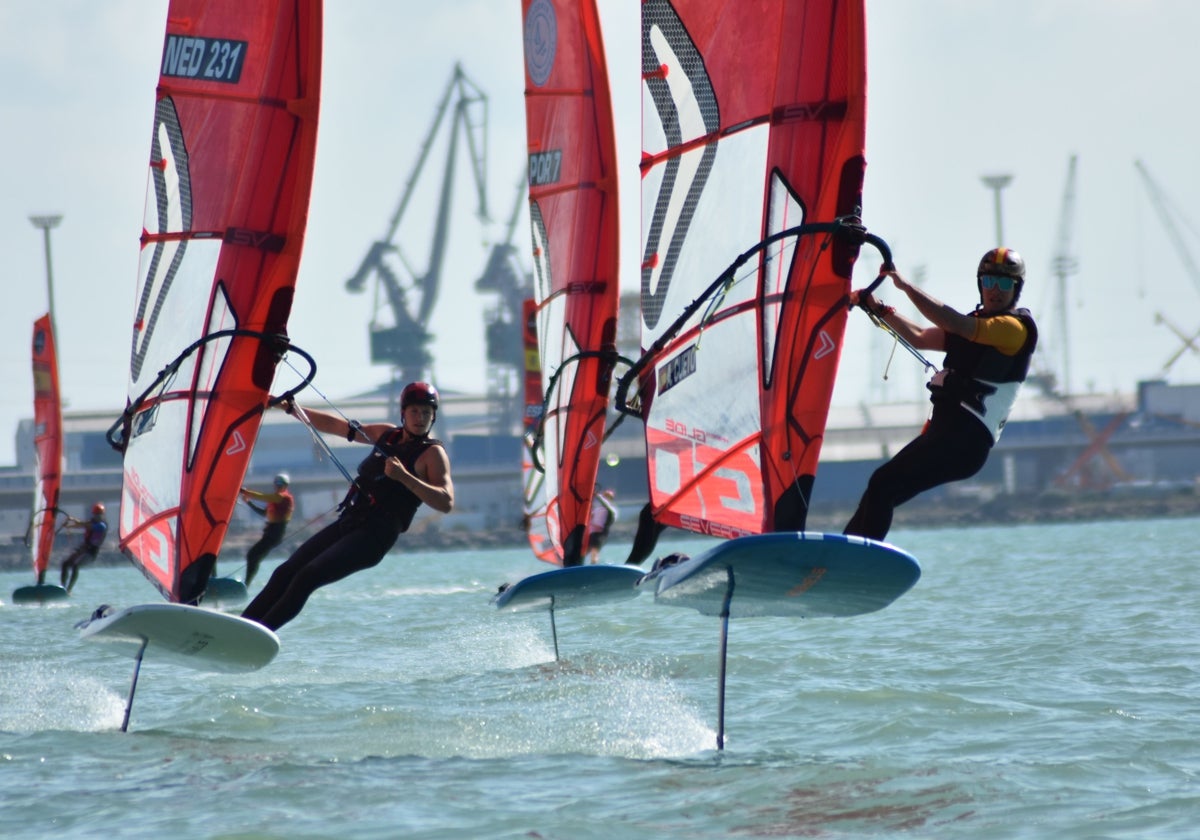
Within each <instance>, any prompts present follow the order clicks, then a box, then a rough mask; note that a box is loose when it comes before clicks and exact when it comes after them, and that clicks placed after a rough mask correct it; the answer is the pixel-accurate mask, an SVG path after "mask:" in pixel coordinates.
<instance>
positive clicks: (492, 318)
mask: <svg viewBox="0 0 1200 840" xmlns="http://www.w3.org/2000/svg"><path fill="white" fill-rule="evenodd" d="M528 206H529V188H528V186H527V184H526V175H525V172H524V170H522V172H521V179H520V181H519V182H518V183H517V199H516V202H515V203H514V204H513V209H512V212H511V214H510V215H509V217H508V225H507V227H506V229H505V235H504V239H503V240H502V241H501V242H499V243H497V244H495V245H493V246H492V250H491V253H490V254H489V255H488V261H487V265H486V267H485V268H484V270H483V274H482V275H480V277H479V279H478V280H476V281H475V288H476V289H477V290H478V291H481V292H495V293H496V294H497V295H499V298H500V299H499V300H498V301H497V302H496V305H495V306H494V307H491V308H490V309H489V310H488V312H487V313H486V315H485V318H486V321H485V325H484V326H485V338H486V342H487V361H488V383H487V387H488V405H489V406H490V407H491V410H490V417H489V420H490V423H491V430H492V432H494V433H496V434H503V433H505V432H509V431H511V429H512V426H513V424H514V422H516V419H517V418H519V417H520V415H521V412H520V411H519V410H518V408H519V403H520V402H521V401H522V400H523V396H522V393H521V390H520V388H519V387H518V385H519V384H520V379H519V374H520V372H521V371H523V370H524V367H525V348H524V340H523V334H522V327H523V325H522V324H521V318H522V305H523V304H524V301H525V299H526V298H530V297H533V276H532V274H531V273H530V272H529V271H527V270H525V269H524V268H523V267H522V265H521V262H520V260H519V259H518V257H517V255H518V248H517V246H516V245H514V244H513V237H514V236H515V235H516V232H517V225H518V224H519V223H520V221H521V218H522V211H523V210H525V209H526V208H527V207H528Z"/></svg>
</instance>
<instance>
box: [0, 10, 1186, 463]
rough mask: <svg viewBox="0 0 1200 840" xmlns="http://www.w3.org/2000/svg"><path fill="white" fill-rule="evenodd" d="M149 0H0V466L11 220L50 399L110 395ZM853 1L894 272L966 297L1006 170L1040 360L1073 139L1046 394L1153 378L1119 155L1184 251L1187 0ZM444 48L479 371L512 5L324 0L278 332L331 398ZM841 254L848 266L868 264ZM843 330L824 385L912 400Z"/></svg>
mask: <svg viewBox="0 0 1200 840" xmlns="http://www.w3.org/2000/svg"><path fill="white" fill-rule="evenodd" d="M166 6H167V4H166V2H165V0H102V2H95V0H42V2H26V3H13V2H9V3H3V4H0V78H3V79H4V80H5V83H4V85H3V86H0V252H2V253H3V257H4V259H3V266H4V267H3V269H2V270H3V272H4V286H3V288H4V290H5V297H4V302H3V305H2V306H0V371H2V376H3V379H2V382H3V385H4V388H3V390H2V391H0V464H9V463H13V462H14V461H15V453H14V452H13V443H12V441H13V437H14V435H15V432H16V425H17V422H18V420H19V419H20V418H22V417H28V416H30V415H31V414H32V399H33V396H32V391H33V387H32V376H31V373H30V359H29V345H30V336H31V333H32V325H33V321H34V320H35V319H36V318H37V317H38V316H39V315H41V314H42V313H44V312H45V311H46V310H47V307H48V303H47V290H46V282H45V278H46V265H45V259H44V252H43V242H42V235H41V233H40V231H38V230H36V229H35V228H34V227H33V226H32V225H31V224H30V222H29V220H28V217H29V216H30V215H34V214H50V213H56V214H62V216H63V221H62V223H61V225H60V226H59V227H58V228H57V229H55V230H54V231H53V233H52V234H51V243H52V244H51V247H52V254H53V271H54V286H55V288H54V293H55V301H54V303H55V318H56V321H57V324H58V328H59V332H60V336H59V344H60V367H61V374H62V387H63V394H64V398H65V400H66V402H67V405H68V408H69V409H89V410H91V409H95V410H111V411H112V412H113V416H114V418H115V416H116V414H117V413H119V411H120V409H121V408H122V406H123V404H124V398H125V383H126V368H127V363H128V353H129V335H130V325H131V319H132V311H133V289H134V284H135V280H136V272H137V257H138V245H137V238H138V234H139V232H140V226H141V219H142V205H143V201H144V194H145V177H146V176H145V160H146V155H147V150H148V148H149V128H150V119H151V114H152V109H153V104H154V87H155V84H156V82H157V78H158V62H159V58H160V53H161V46H162V37H163V29H164V22H165V15H166ZM639 6H640V3H639V0H600V7H601V15H602V19H603V24H604V31H605V37H606V42H607V47H608V58H609V65H610V75H611V78H612V85H613V99H614V107H615V109H616V120H617V134H618V147H619V155H620V158H621V161H622V162H621V167H622V168H621V174H622V176H623V178H624V180H623V181H622V190H623V192H622V197H621V206H622V214H623V221H622V230H623V241H622V266H623V280H622V284H623V285H624V286H625V287H627V288H635V287H636V284H637V250H638V242H637V238H638V214H639V209H638V193H637V190H638V183H639V182H638V170H637V162H638V158H639V152H640V141H639V130H640V105H639V102H640V100H639V86H640V81H639V72H638V70H639V65H638V62H639V56H638V46H639V40H638V38H639V34H638V33H639V30H638V26H639V23H638V18H637V14H638V9H639ZM867 10H868V13H867V17H868V34H867V41H868V52H869V94H868V119H867V122H868V130H867V160H868V168H867V176H866V190H865V195H864V203H865V208H864V221H865V222H866V224H867V226H868V227H869V228H870V229H871V230H872V231H873V232H874V233H877V234H878V235H880V236H882V237H884V239H886V240H887V241H888V242H889V243H890V244H891V246H892V248H893V251H894V254H895V257H896V261H897V263H898V265H899V267H900V269H901V271H903V272H905V273H907V274H909V275H910V276H914V275H917V274H918V273H919V274H920V276H922V277H923V281H922V282H923V284H924V285H925V287H926V288H927V289H929V291H930V292H931V293H933V294H934V295H935V296H937V297H939V298H941V299H943V300H944V301H946V302H947V303H950V304H951V305H954V306H956V307H957V308H959V309H962V310H966V309H969V308H970V307H971V306H972V305H973V303H974V300H975V291H974V270H975V266H976V263H977V262H978V259H979V257H980V256H981V255H982V253H983V252H984V251H985V250H987V249H988V248H990V247H992V246H993V245H994V244H996V243H995V242H994V240H995V238H996V234H995V230H996V218H995V214H994V211H993V193H992V191H991V190H989V189H988V188H987V187H985V186H984V185H983V183H982V182H981V176H984V175H988V174H996V173H1005V174H1011V175H1013V180H1012V182H1011V185H1010V186H1009V187H1007V188H1006V189H1005V190H1004V192H1003V194H1002V202H1003V225H1004V232H1005V239H1006V240H1007V242H1006V244H1007V245H1009V246H1010V247H1014V248H1016V249H1018V250H1019V251H1020V252H1021V253H1022V254H1023V255H1024V257H1025V259H1026V263H1027V265H1028V266H1029V280H1028V284H1027V286H1026V293H1025V299H1024V300H1025V303H1026V305H1028V306H1030V307H1031V308H1033V309H1034V312H1035V315H1037V316H1038V318H1039V323H1040V325H1041V330H1042V336H1043V346H1044V348H1045V350H1044V352H1043V353H1042V355H1041V359H1040V364H1041V366H1042V367H1044V368H1049V369H1052V370H1055V371H1056V372H1058V373H1059V376H1060V378H1061V376H1062V371H1061V368H1062V359H1063V354H1062V347H1063V336H1064V332H1063V323H1064V322H1063V319H1062V317H1061V314H1060V312H1059V310H1058V307H1057V291H1056V289H1057V285H1056V280H1055V278H1054V275H1053V271H1052V267H1053V265H1054V257H1055V255H1056V253H1057V252H1058V242H1059V239H1060V234H1059V230H1060V218H1061V217H1062V215H1063V213H1062V207H1063V194H1064V187H1065V183H1066V174H1067V166H1068V160H1069V158H1070V157H1071V155H1077V156H1078V175H1077V187H1076V193H1075V204H1074V212H1073V214H1071V224H1070V226H1069V243H1070V253H1071V256H1073V257H1075V258H1076V259H1077V260H1078V263H1079V270H1078V273H1077V274H1075V275H1074V276H1072V277H1071V278H1070V280H1069V284H1068V287H1067V301H1068V306H1067V318H1066V326H1067V330H1066V333H1065V334H1066V336H1068V337H1069V342H1068V343H1067V347H1068V350H1069V358H1070V361H1071V368H1070V372H1069V377H1070V382H1071V384H1072V386H1073V390H1076V391H1086V390H1095V391H1100V392H1106V393H1109V392H1115V391H1122V392H1128V391H1132V390H1133V389H1134V388H1135V386H1136V383H1137V382H1138V381H1139V380H1142V379H1148V378H1157V377H1162V376H1164V372H1163V365H1164V363H1165V362H1166V361H1167V360H1168V359H1169V358H1170V357H1171V356H1172V355H1173V354H1174V353H1175V351H1176V349H1177V348H1178V347H1179V346H1180V344H1179V341H1178V339H1176V337H1175V336H1174V335H1173V334H1172V333H1171V331H1170V330H1169V328H1168V326H1167V325H1165V324H1161V323H1156V316H1157V315H1158V314H1160V313H1161V314H1163V315H1165V316H1166V318H1167V319H1168V320H1169V321H1170V322H1171V323H1173V324H1175V325H1176V326H1177V327H1178V328H1180V329H1182V330H1185V331H1187V332H1189V333H1194V332H1196V331H1198V330H1200V305H1198V304H1200V277H1195V276H1191V275H1190V274H1189V273H1188V271H1187V269H1186V268H1185V264H1184V261H1183V260H1182V259H1181V257H1180V253H1179V251H1178V249H1177V248H1176V246H1175V245H1174V243H1173V242H1172V240H1171V239H1170V238H1169V237H1168V235H1167V234H1166V232H1165V230H1164V226H1163V224H1162V222H1161V220H1160V218H1159V216H1158V211H1157V210H1156V208H1155V206H1154V205H1153V204H1152V203H1151V201H1150V200H1149V198H1148V193H1147V190H1146V188H1145V185H1144V184H1143V183H1142V181H1141V180H1140V176H1139V175H1138V174H1137V171H1136V170H1135V168H1134V161H1135V159H1141V160H1143V161H1144V162H1145V164H1146V167H1147V168H1148V170H1149V172H1150V173H1151V175H1152V176H1153V177H1154V179H1155V180H1156V181H1157V183H1158V184H1159V186H1160V188H1161V189H1162V191H1163V192H1164V193H1165V195H1166V196H1167V199H1168V200H1169V201H1170V202H1171V203H1172V204H1173V205H1174V208H1175V212H1176V213H1178V214H1180V215H1177V216H1176V222H1175V224H1176V225H1177V226H1178V228H1179V230H1180V231H1181V232H1182V234H1183V236H1184V238H1185V242H1186V246H1187V248H1188V249H1189V251H1190V253H1191V254H1192V257H1193V259H1195V260H1197V261H1200V235H1197V233H1196V228H1195V225H1196V224H1198V223H1200V162H1198V155H1197V152H1196V137H1197V136H1198V135H1200V113H1198V109H1197V108H1196V91H1197V85H1198V84H1200V59H1197V58H1196V53H1195V49H1196V47H1195V42H1196V33H1197V32H1200V3H1196V2H1194V0H971V2H962V0H868V2H867ZM456 62H461V64H462V66H463V69H464V71H465V72H466V74H467V75H468V76H469V77H470V78H471V79H472V80H474V81H475V82H476V83H477V84H478V85H479V86H480V87H481V88H483V90H484V91H485V92H486V94H487V96H488V102H489V106H488V107H489V116H490V126H489V128H490V141H489V142H490V146H489V150H488V160H487V166H488V178H487V189H488V194H489V204H490V206H489V210H490V213H491V217H492V219H493V221H492V222H491V223H490V224H483V223H480V222H479V221H478V220H477V219H476V217H475V215H474V211H475V206H474V199H473V195H472V194H473V190H474V187H473V186H472V185H471V184H470V180H471V178H472V176H471V174H470V168H469V167H468V166H467V165H466V164H465V163H464V164H461V165H460V166H459V167H458V168H457V176H458V179H459V186H460V190H458V191H457V192H456V195H455V209H454V212H455V218H456V226H455V231H454V235H453V239H452V242H451V248H452V254H451V256H450V258H449V259H448V261H447V264H446V270H445V274H444V277H443V282H444V286H443V288H442V290H441V295H440V298H439V304H438V306H437V309H436V311H435V315H434V318H433V321H432V323H431V325H430V327H431V330H432V331H433V332H434V333H435V335H436V337H437V340H436V343H435V344H434V347H433V352H434V356H435V359H436V361H435V377H436V381H437V384H438V385H439V386H440V387H442V388H443V389H446V390H466V391H482V390H483V388H484V385H485V379H484V370H485V360H484V351H483V345H482V340H481V338H480V336H481V334H482V330H483V317H484V315H483V310H484V308H485V307H486V306H487V305H488V304H490V303H491V302H492V300H491V299H490V298H483V297H480V296H478V295H476V293H475V292H474V281H475V279H476V278H477V277H478V276H479V274H480V272H481V270H482V268H483V261H484V259H485V258H486V255H487V250H488V246H489V245H490V244H491V243H493V242H494V241H496V240H497V239H501V238H503V236H504V233H505V231H504V224H505V222H506V220H507V218H508V216H509V214H510V212H511V211H512V208H513V206H514V202H515V201H516V200H517V198H518V183H519V181H520V178H521V176H522V173H523V167H524V110H523V98H522V94H523V90H522V88H523V74H522V65H521V21H520V3H519V0H510V2H505V1H504V0H442V2H437V3H419V2H408V1H407V0H404V1H402V0H330V2H329V3H327V6H326V12H325V53H324V81H323V92H322V105H321V109H322V111H321V127H320V134H319V140H318V153H317V166H316V176H315V183H314V189H313V201H312V209H311V212H310V215H309V227H308V234H307V243H306V247H305V251H304V257H303V262H302V265H301V269H300V277H299V281H298V287H297V293H296V302H295V308H294V310H293V314H292V318H291V321H290V326H289V331H290V333H291V335H292V338H293V340H294V341H295V342H296V343H297V344H298V345H299V346H301V347H303V348H305V349H306V350H308V351H309V352H311V353H312V354H313V355H314V356H315V357H316V359H317V362H318V366H319V373H318V379H317V385H318V386H319V387H320V389H321V391H322V392H323V393H325V394H326V395H328V396H329V397H330V398H331V399H333V400H334V401H336V400H337V399H338V398H343V397H346V396H349V395H351V394H354V393H356V392H359V391H362V390H365V389H367V388H370V387H373V386H375V385H377V384H379V383H380V382H382V381H385V380H386V379H387V378H388V375H389V372H388V370H387V369H386V368H384V367H382V366H375V365H372V364H371V363H370V360H369V347H368V324H369V323H370V322H371V320H372V318H373V316H374V313H375V300H374V298H373V296H372V294H371V292H370V291H369V290H368V291H367V292H366V293H364V294H359V295H353V294H350V293H349V292H347V291H346V290H345V288H344V283H345V280H346V279H347V278H348V277H349V276H350V275H351V274H353V273H354V271H355V270H356V269H357V268H358V265H359V263H360V262H361V260H362V258H363V256H364V254H365V253H366V250H367V248H368V247H369V246H370V244H371V242H372V241H373V240H375V239H377V238H380V237H382V236H383V235H384V234H385V232H386V229H387V224H388V221H389V219H390V217H391V215H392V213H393V212H394V210H395V209H396V206H397V204H398V202H399V198H400V195H401V193H402V191H403V189H404V185H405V183H406V181H407V180H408V178H409V176H410V175H411V174H412V172H413V170H414V167H415V164H416V160H417V156H418V153H419V151H420V144H421V141H422V140H423V139H424V137H425V135H426V133H427V132H428V131H429V129H430V127H431V125H432V122H433V116H434V111H435V106H436V103H437V101H438V99H439V97H440V96H441V94H442V92H443V90H444V88H445V86H446V84H447V82H448V80H449V78H450V75H451V73H452V71H453V67H454V64H455V63H456ZM439 143H443V144H444V140H441V141H439ZM442 148H444V146H442ZM440 165H441V164H440V161H438V162H434V163H431V164H430V165H429V166H428V167H427V168H428V169H429V170H430V172H432V171H433V170H435V169H436V170H439V171H440ZM430 172H427V173H426V175H425V178H429V177H430ZM431 189H432V188H431ZM433 203H434V196H433V195H432V194H430V195H429V197H428V198H426V199H424V200H423V201H422V202H421V204H420V205H417V206H418V210H413V209H410V210H409V212H408V214H407V215H406V220H410V221H406V222H405V223H403V224H402V225H401V230H400V232H399V234H398V236H397V240H398V241H399V243H400V244H401V246H402V247H403V249H404V251H405V252H406V253H407V254H408V255H409V257H410V259H412V260H413V261H414V262H415V263H416V264H417V265H418V266H423V265H424V263H425V262H426V260H427V257H428V242H429V234H428V226H427V224H425V222H424V220H423V219H422V218H421V216H420V215H419V212H420V211H424V212H432V205H433ZM522 218H524V217H522ZM1189 225H1190V226H1191V227H1189ZM527 241H528V239H527V236H526V234H525V232H524V230H523V229H522V230H521V231H520V232H519V233H518V235H517V240H516V242H517V244H518V245H519V246H521V247H522V249H524V244H525V243H526V242H527ZM860 266H861V268H860V271H861V277H860V278H859V281H858V282H856V285H862V284H864V283H865V282H867V281H868V280H869V279H870V275H871V274H872V273H873V271H874V269H875V267H876V263H875V261H874V260H873V259H872V260H863V261H862V262H861V263H860ZM720 268H722V266H714V275H715V274H716V273H717V272H718V271H719V270H720ZM896 297H897V293H895V292H894V291H891V292H890V294H889V293H885V294H884V298H885V299H890V300H891V302H897V301H896V300H895V298H896ZM451 301H453V303H451ZM851 325H852V326H851V329H850V331H849V334H848V342H847V347H846V350H845V351H844V354H843V361H842V376H841V378H840V380H839V385H838V390H837V393H836V395H835V401H836V402H838V403H840V404H855V403H858V402H862V401H880V400H901V399H912V398H920V385H921V382H922V381H923V380H922V378H921V376H920V369H919V366H918V365H917V364H916V363H915V362H912V361H910V360H907V359H905V358H901V357H900V356H897V357H896V360H895V361H894V362H893V363H892V364H893V367H892V371H891V376H890V378H889V380H888V381H887V383H884V382H883V380H882V378H881V377H882V373H883V369H884V365H885V362H886V352H887V348H886V347H884V346H882V339H881V335H880V334H878V333H877V332H876V331H874V330H872V329H870V328H869V326H868V325H867V324H866V322H865V318H863V317H862V316H861V315H860V314H858V313H854V314H853V315H852V318H851ZM1165 375H1166V378H1168V379H1169V380H1170V381H1173V382H1200V355H1198V354H1192V353H1189V354H1187V355H1185V356H1184V357H1183V358H1181V359H1180V360H1179V361H1178V362H1177V363H1175V364H1174V366H1173V367H1171V368H1170V370H1169V372H1168V373H1167V374H1165Z"/></svg>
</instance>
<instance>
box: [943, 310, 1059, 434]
mask: <svg viewBox="0 0 1200 840" xmlns="http://www.w3.org/2000/svg"><path fill="white" fill-rule="evenodd" d="M971 314H972V316H973V317H976V318H984V317H987V318H990V317H996V315H1012V316H1015V317H1017V318H1018V319H1020V321H1021V323H1022V324H1024V325H1025V343H1024V344H1022V345H1021V349H1020V350H1018V351H1017V352H1016V353H1015V354H1013V355H1011V356H1009V355H1006V354H1004V353H1001V352H1000V351H999V350H998V349H996V348H995V347H993V346H991V345H989V344H980V343H979V342H977V341H971V340H969V339H966V338H963V337H962V336H960V335H955V334H953V333H949V332H948V333H946V360H945V362H944V363H943V367H942V369H941V370H940V371H938V372H937V374H935V375H934V377H933V378H932V379H931V380H930V381H929V385H928V388H929V390H930V392H931V397H930V399H931V400H932V401H933V402H935V403H939V402H947V403H956V404H958V405H960V406H962V407H963V408H964V409H965V410H966V411H967V412H968V413H969V414H971V415H972V416H974V417H976V418H977V419H978V420H979V421H980V422H981V423H983V425H984V426H986V427H987V430H988V431H989V432H990V433H991V435H992V442H993V443H995V442H996V441H998V440H999V439H1000V432H1001V430H1002V429H1003V428H1004V424H1005V423H1006V422H1007V421H1008V415H1009V412H1011V411H1012V407H1013V404H1014V403H1015V402H1016V400H1017V391H1018V390H1019V389H1020V387H1021V383H1022V382H1024V381H1025V377H1026V376H1028V374H1029V364H1030V362H1031V361H1032V359H1033V351H1034V349H1035V348H1036V347H1037V338H1038V334H1037V324H1036V323H1034V320H1033V315H1032V314H1031V313H1030V312H1029V310H1028V309H1009V310H1006V311H1005V312H1001V313H995V314H993V315H983V314H982V313H981V312H979V311H978V310H977V311H975V312H973V313H971Z"/></svg>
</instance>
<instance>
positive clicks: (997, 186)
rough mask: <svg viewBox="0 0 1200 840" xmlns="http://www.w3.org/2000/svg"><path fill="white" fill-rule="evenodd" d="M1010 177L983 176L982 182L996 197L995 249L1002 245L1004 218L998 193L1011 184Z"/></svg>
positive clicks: (1011, 177)
mask: <svg viewBox="0 0 1200 840" xmlns="http://www.w3.org/2000/svg"><path fill="white" fill-rule="evenodd" d="M1012 179H1013V176H1011V175H984V176H983V178H982V181H983V183H984V185H985V186H987V187H988V188H989V189H990V190H992V192H993V193H994V194H995V196H996V247H1002V246H1003V245H1004V218H1003V216H1002V214H1001V212H1000V191H1001V190H1003V189H1004V188H1005V187H1007V186H1008V185H1009V183H1011V182H1012Z"/></svg>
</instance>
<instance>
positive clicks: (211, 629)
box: [79, 604, 279, 673]
mask: <svg viewBox="0 0 1200 840" xmlns="http://www.w3.org/2000/svg"><path fill="white" fill-rule="evenodd" d="M79 627H80V631H79V635H80V638H82V639H83V640H85V641H89V642H106V643H109V644H113V645H115V646H116V647H117V648H119V649H120V651H121V652H122V653H124V654H126V655H128V656H132V657H137V656H138V654H139V653H140V651H141V649H142V647H143V645H144V646H145V651H146V656H147V657H149V658H151V659H153V660H160V659H166V660H168V661H170V662H172V663H173V664H176V665H182V666H184V667H186V668H193V669H195V670H197V671H216V672H220V673H242V672H246V671H254V670H257V669H259V668H261V667H263V666H264V665H266V664H268V663H269V662H270V661H271V660H272V659H274V658H275V654H276V653H278V652H279V637H278V636H276V635H275V634H274V633H273V632H271V631H270V630H268V629H267V628H266V627H263V626H262V625H261V624H258V623H257V622H254V621H250V620H249V619H246V618H242V617H241V616H237V615H229V614H227V613H221V612H217V611H215V610H210V609H205V608H203V607H190V606H185V605H184V604H139V605H137V606H133V607H128V608H126V609H124V610H120V611H119V612H113V613H108V614H103V615H101V616H99V617H93V618H92V619H90V620H89V621H87V622H84V623H81V624H80V625H79Z"/></svg>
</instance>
